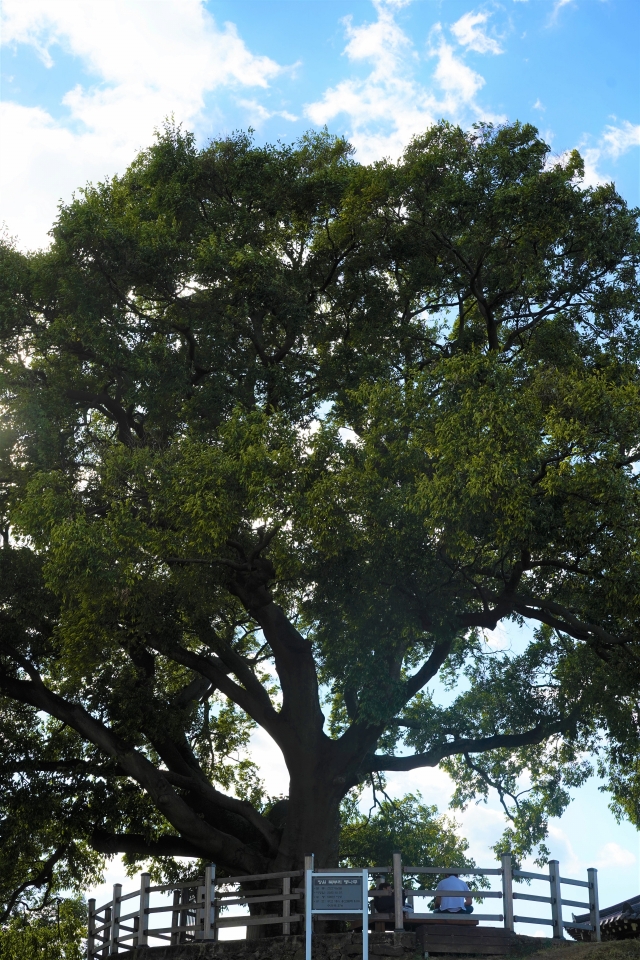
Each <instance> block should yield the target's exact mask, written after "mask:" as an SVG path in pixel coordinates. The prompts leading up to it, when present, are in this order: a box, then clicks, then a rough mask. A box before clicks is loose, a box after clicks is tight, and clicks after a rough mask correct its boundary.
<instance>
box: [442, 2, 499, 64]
mask: <svg viewBox="0 0 640 960" xmlns="http://www.w3.org/2000/svg"><path fill="white" fill-rule="evenodd" d="M488 19H489V14H488V13H471V11H469V13H465V14H464V16H462V17H460V19H459V20H457V21H456V22H455V23H454V24H453V26H452V27H451V32H452V33H453V35H454V36H455V38H456V40H457V41H458V43H459V44H460V45H461V46H463V47H468V48H469V50H475V51H476V53H496V54H497V53H503V52H504V51H503V49H502V47H501V46H500V44H499V43H498V41H497V40H495V39H494V38H493V37H489V36H487V34H486V32H485V30H484V29H483V28H484V24H485V23H486V22H487V20H488Z"/></svg>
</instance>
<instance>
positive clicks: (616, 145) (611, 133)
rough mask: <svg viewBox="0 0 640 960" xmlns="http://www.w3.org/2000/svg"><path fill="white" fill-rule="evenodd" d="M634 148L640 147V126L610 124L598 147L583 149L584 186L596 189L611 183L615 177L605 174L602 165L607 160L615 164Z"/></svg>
mask: <svg viewBox="0 0 640 960" xmlns="http://www.w3.org/2000/svg"><path fill="white" fill-rule="evenodd" d="M587 142H588V141H587ZM633 147H640V124H633V123H629V121H628V120H623V121H622V123H621V125H620V126H617V127H616V126H613V125H612V124H609V125H608V126H607V127H605V129H604V133H603V134H602V136H601V137H600V142H599V143H598V145H597V146H595V147H585V146H584V145H583V147H582V148H581V153H582V158H583V160H584V168H585V174H584V179H583V183H584V185H585V186H586V187H596V186H599V185H600V184H603V183H611V181H612V180H613V176H611V174H608V173H603V172H602V170H601V169H600V168H601V165H602V164H603V163H606V162H607V160H609V161H614V162H615V161H616V160H618V159H619V157H621V156H622V155H623V154H624V153H627V151H628V150H631V149H633Z"/></svg>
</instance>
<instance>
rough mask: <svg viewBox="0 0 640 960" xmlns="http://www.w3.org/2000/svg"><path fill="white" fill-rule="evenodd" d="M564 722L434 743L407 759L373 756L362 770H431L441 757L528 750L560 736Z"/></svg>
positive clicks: (380, 755) (442, 758)
mask: <svg viewBox="0 0 640 960" xmlns="http://www.w3.org/2000/svg"><path fill="white" fill-rule="evenodd" d="M563 728H564V722H557V723H551V724H543V725H541V726H538V727H534V728H533V729H532V730H527V731H526V732H525V733H502V734H496V735H494V736H492V737H478V739H476V740H470V739H464V740H451V741H448V742H447V743H441V744H438V745H437V746H435V747H432V748H431V749H430V750H428V751H426V753H416V754H413V756H410V757H392V756H385V755H383V754H373V755H372V756H370V757H369V759H368V761H367V763H366V764H365V766H366V769H367V770H369V771H371V772H374V771H378V770H395V771H400V770H415V769H416V767H435V766H437V765H438V764H439V763H440V761H441V760H444V758H445V757H452V756H455V755H456V754H461V753H462V754H464V753H485V752H486V751H487V750H498V749H501V748H506V749H511V750H516V749H518V747H528V746H532V745H533V744H536V743H541V742H542V741H543V740H546V739H547V737H550V736H552V735H553V734H554V733H560V732H561V731H562V729H563Z"/></svg>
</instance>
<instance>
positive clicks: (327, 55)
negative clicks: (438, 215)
mask: <svg viewBox="0 0 640 960" xmlns="http://www.w3.org/2000/svg"><path fill="white" fill-rule="evenodd" d="M3 21H4V22H3V27H2V41H3V49H2V120H1V123H2V130H3V134H4V137H5V143H8V144H11V149H10V150H5V151H3V154H2V158H1V161H0V162H1V167H0V184H1V187H2V211H1V213H0V218H2V219H4V221H5V222H6V223H7V227H8V230H9V232H10V233H11V234H12V235H15V236H17V238H18V240H19V242H20V243H21V245H23V246H26V247H35V246H40V245H42V244H44V243H46V233H47V230H48V228H49V226H50V224H51V222H52V220H53V218H54V216H55V210H56V203H57V202H58V200H59V199H62V200H67V199H69V197H70V196H71V193H72V191H73V189H74V188H76V187H78V186H80V185H82V184H84V183H85V182H86V181H87V180H98V179H101V178H103V177H105V176H108V175H109V174H111V173H116V172H118V171H121V170H123V169H124V167H125V166H126V165H127V163H128V162H129V161H130V160H131V158H132V157H133V155H134V153H135V151H136V149H138V148H140V147H143V146H145V145H146V144H147V143H149V141H150V140H151V138H152V136H153V130H154V128H155V127H157V126H158V125H159V124H160V123H161V122H162V119H163V117H165V116H167V115H168V114H171V113H173V114H174V116H175V117H176V119H177V120H178V121H181V122H183V123H184V124H185V126H187V127H188V128H190V129H192V130H194V131H195V132H196V134H197V136H198V138H199V140H200V141H201V142H204V141H206V140H207V139H209V138H211V137H216V136H220V135H224V134H227V133H229V132H230V131H232V130H234V129H237V128H238V127H247V126H249V125H250V126H252V127H254V128H255V130H256V137H257V139H258V140H270V141H272V140H276V139H278V138H280V139H283V140H291V139H294V138H296V137H297V136H299V135H300V134H301V133H302V132H303V131H304V130H306V129H308V128H309V127H318V126H322V125H324V124H327V126H328V127H329V129H330V130H332V131H334V132H336V133H341V134H345V135H346V136H348V137H350V138H351V140H352V142H353V143H354V144H355V146H356V147H357V156H358V157H359V158H360V159H362V160H363V161H369V160H372V159H375V158H377V157H380V156H390V157H396V156H398V155H399V153H400V152H401V150H402V148H403V146H404V145H405V144H406V142H407V141H408V139H409V138H410V137H411V136H412V135H413V134H414V133H417V132H419V131H421V130H423V129H424V128H425V127H426V126H427V125H428V124H429V123H431V122H433V121H434V120H436V119H439V118H440V117H446V118H447V119H449V120H452V121H456V122H460V123H461V124H463V125H465V126H468V125H470V124H471V123H473V122H474V121H476V120H478V119H484V120H493V121H495V122H501V121H503V120H514V119H516V118H517V119H520V120H528V121H532V122H534V123H536V124H537V125H538V127H539V129H540V130H541V132H542V133H543V135H544V136H545V138H546V139H547V142H548V143H549V144H550V146H551V148H552V150H553V151H554V153H557V154H560V153H562V152H563V151H564V150H567V149H571V148H573V147H576V146H577V147H578V148H579V149H580V150H581V151H582V152H583V154H584V157H585V160H586V168H587V169H586V182H587V183H590V184H592V183H597V182H598V181H600V180H609V179H613V180H615V182H616V183H617V185H618V187H619V189H620V191H621V192H622V194H623V195H624V196H625V198H626V199H627V200H628V201H629V202H630V203H632V204H634V205H636V204H638V203H639V202H640V58H639V57H638V55H637V44H638V39H639V38H640V4H639V3H638V2H637V0H502V2H497V0H496V2H492V0H490V2H485V3H482V2H479V3H478V2H475V3H474V2H472V0H413V2H410V0H409V2H407V0H377V2H370V0H209V2H202V0H4V4H3Z"/></svg>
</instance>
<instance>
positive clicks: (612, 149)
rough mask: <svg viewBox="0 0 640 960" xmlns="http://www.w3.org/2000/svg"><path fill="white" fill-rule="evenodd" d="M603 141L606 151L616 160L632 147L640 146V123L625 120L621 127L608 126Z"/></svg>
mask: <svg viewBox="0 0 640 960" xmlns="http://www.w3.org/2000/svg"><path fill="white" fill-rule="evenodd" d="M602 142H603V144H604V149H605V150H606V152H607V153H608V154H609V156H611V157H613V158H614V160H615V159H617V158H618V157H619V156H620V155H621V154H623V153H626V152H627V150H630V149H631V147H640V123H636V124H633V123H629V121H628V120H625V121H623V123H622V126H621V127H614V126H608V127H606V128H605V132H604V135H603V137H602Z"/></svg>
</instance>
